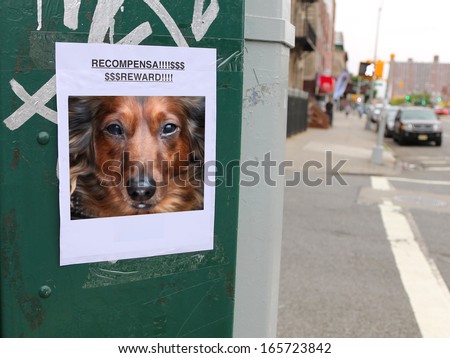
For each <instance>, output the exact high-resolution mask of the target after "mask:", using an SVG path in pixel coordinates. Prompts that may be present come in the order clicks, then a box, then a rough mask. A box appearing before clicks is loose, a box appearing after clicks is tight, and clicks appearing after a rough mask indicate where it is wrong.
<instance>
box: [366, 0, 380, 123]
mask: <svg viewBox="0 0 450 358" xmlns="http://www.w3.org/2000/svg"><path fill="white" fill-rule="evenodd" d="M380 17H381V5H380V7H379V8H378V17H377V31H376V34H375V50H374V54H373V63H376V62H377V52H378V33H379V30H380ZM374 92H375V81H374V79H373V78H372V79H371V80H370V91H369V105H371V104H372V101H373V97H374ZM365 128H366V129H370V118H369V117H367V122H366V127H365Z"/></svg>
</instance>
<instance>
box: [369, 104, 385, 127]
mask: <svg viewBox="0 0 450 358" xmlns="http://www.w3.org/2000/svg"><path fill="white" fill-rule="evenodd" d="M382 110H383V103H377V104H376V105H375V106H373V108H372V110H371V111H370V114H369V119H370V121H371V122H372V123H377V122H378V121H379V120H380V116H381V111H382Z"/></svg>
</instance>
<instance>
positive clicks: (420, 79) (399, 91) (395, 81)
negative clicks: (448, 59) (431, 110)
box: [392, 56, 450, 101]
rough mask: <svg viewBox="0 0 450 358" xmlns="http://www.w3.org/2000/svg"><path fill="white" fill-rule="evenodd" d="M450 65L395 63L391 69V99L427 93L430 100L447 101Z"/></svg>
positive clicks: (437, 60)
mask: <svg viewBox="0 0 450 358" xmlns="http://www.w3.org/2000/svg"><path fill="white" fill-rule="evenodd" d="M449 92H450V64H446V63H439V56H434V58H433V62H430V63H424V62H414V61H413V59H408V61H407V62H395V63H394V67H393V68H392V98H396V97H404V96H406V95H411V94H414V93H429V94H431V97H432V99H434V100H435V99H437V98H439V97H441V98H442V99H443V100H445V101H447V100H448V99H449V95H450V93H449Z"/></svg>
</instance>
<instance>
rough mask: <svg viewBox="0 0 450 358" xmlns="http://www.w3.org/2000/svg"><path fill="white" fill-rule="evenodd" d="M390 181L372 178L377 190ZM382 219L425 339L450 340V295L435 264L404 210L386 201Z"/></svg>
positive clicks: (380, 206) (381, 209)
mask: <svg viewBox="0 0 450 358" xmlns="http://www.w3.org/2000/svg"><path fill="white" fill-rule="evenodd" d="M383 179H385V180H386V181H388V179H386V178H378V179H375V180H374V178H372V186H373V188H374V189H378V190H386V182H385V181H384V180H383ZM379 208H380V211H381V217H382V220H383V224H384V227H385V230H386V234H387V240H388V241H389V243H390V245H391V249H392V253H393V255H394V259H395V262H396V265H397V269H398V271H399V274H400V278H401V280H402V283H403V287H404V289H405V291H406V293H407V295H408V297H409V300H410V304H411V307H412V310H413V312H414V315H415V318H416V321H417V324H418V326H419V329H420V331H421V333H422V336H423V337H425V338H431V337H447V338H448V337H450V293H449V291H448V288H447V286H446V285H445V283H444V280H443V279H442V277H441V275H440V273H439V271H438V270H437V268H436V265H435V264H434V262H433V261H432V260H431V259H429V258H427V257H426V256H425V255H424V253H423V252H422V250H421V248H420V246H419V244H418V242H417V241H416V238H415V237H414V233H413V230H412V229H411V226H410V224H409V222H408V219H407V218H406V216H405V215H404V214H403V213H402V208H401V207H399V206H396V205H394V204H393V203H392V202H391V201H388V200H385V201H384V202H383V203H382V204H380V205H379Z"/></svg>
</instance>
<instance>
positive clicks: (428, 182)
mask: <svg viewBox="0 0 450 358" xmlns="http://www.w3.org/2000/svg"><path fill="white" fill-rule="evenodd" d="M386 179H387V180H389V181H399V182H405V183H414V184H425V185H450V181H444V180H422V179H409V178H397V177H387V178H386Z"/></svg>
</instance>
